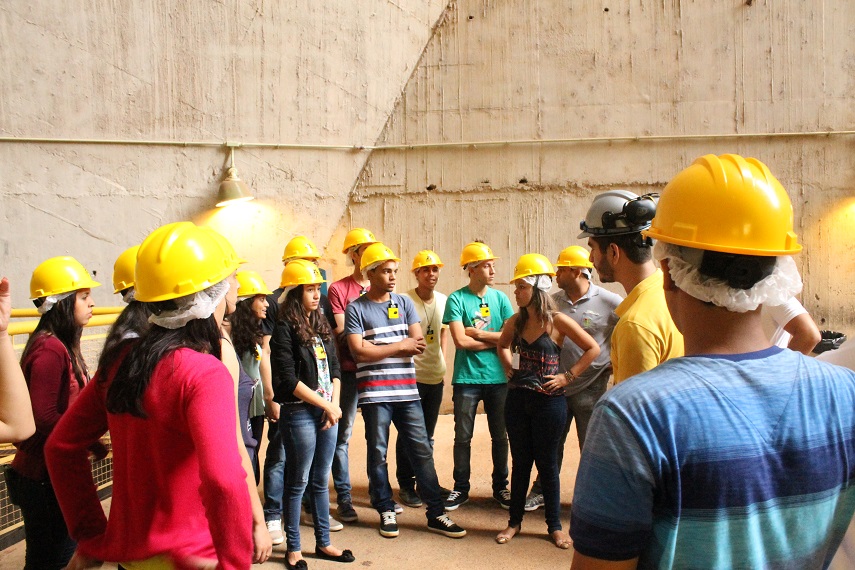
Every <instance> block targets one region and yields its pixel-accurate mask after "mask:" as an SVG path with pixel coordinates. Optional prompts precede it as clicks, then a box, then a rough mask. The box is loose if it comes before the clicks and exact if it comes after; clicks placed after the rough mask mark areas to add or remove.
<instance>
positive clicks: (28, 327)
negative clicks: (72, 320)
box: [9, 313, 119, 336]
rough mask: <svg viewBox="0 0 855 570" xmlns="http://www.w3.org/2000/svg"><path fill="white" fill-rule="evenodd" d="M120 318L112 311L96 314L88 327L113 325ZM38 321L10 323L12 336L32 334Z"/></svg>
mask: <svg viewBox="0 0 855 570" xmlns="http://www.w3.org/2000/svg"><path fill="white" fill-rule="evenodd" d="M117 318H119V315H118V313H112V314H109V315H95V316H94V317H92V318H91V319H89V324H87V325H86V326H87V327H103V326H107V325H112V324H113V323H115V322H116V319H117ZM38 324H39V322H38V321H22V322H18V323H9V334H10V335H11V336H15V335H18V334H32V332H33V331H34V330H36V325H38Z"/></svg>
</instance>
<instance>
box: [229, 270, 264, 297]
mask: <svg viewBox="0 0 855 570" xmlns="http://www.w3.org/2000/svg"><path fill="white" fill-rule="evenodd" d="M235 277H236V278H237V282H238V291H237V294H238V297H250V296H254V295H272V294H273V291H271V290H270V289H268V288H267V285H265V283H264V279H262V278H261V275H259V274H258V273H256V272H255V271H238V272H237V275H235Z"/></svg>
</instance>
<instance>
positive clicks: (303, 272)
mask: <svg viewBox="0 0 855 570" xmlns="http://www.w3.org/2000/svg"><path fill="white" fill-rule="evenodd" d="M325 281H326V279H324V276H323V275H321V270H320V269H318V266H317V265H315V264H314V263H312V262H311V261H306V260H305V259H294V260H292V261H289V262H288V264H287V265H286V266H285V269H283V270H282V280H281V281H280V283H279V286H280V287H283V288H284V287H294V286H296V285H314V284H315V283H324V282H325Z"/></svg>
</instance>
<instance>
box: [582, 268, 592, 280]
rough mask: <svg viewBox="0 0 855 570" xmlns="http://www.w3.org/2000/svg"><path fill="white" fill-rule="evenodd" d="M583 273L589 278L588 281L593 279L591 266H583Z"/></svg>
mask: <svg viewBox="0 0 855 570" xmlns="http://www.w3.org/2000/svg"><path fill="white" fill-rule="evenodd" d="M582 275H584V276H585V278H586V279H588V281H590V280H591V269H590V268H589V267H583V268H582Z"/></svg>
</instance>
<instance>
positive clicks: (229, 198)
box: [217, 143, 253, 208]
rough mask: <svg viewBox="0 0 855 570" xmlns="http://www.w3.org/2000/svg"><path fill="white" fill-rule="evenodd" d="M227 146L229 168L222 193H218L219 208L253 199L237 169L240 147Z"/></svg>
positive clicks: (234, 145)
mask: <svg viewBox="0 0 855 570" xmlns="http://www.w3.org/2000/svg"><path fill="white" fill-rule="evenodd" d="M226 146H227V147H228V149H229V168H228V170H226V178H225V180H223V181H222V182H220V191H219V192H218V193H217V208H222V207H223V206H228V205H229V204H236V203H238V202H247V201H249V200H252V199H253V196H252V194H250V192H249V186H247V185H246V182H244V181H243V180H241V179H240V178H238V172H237V168H235V147H237V146H240V145H238V144H235V143H226Z"/></svg>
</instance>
